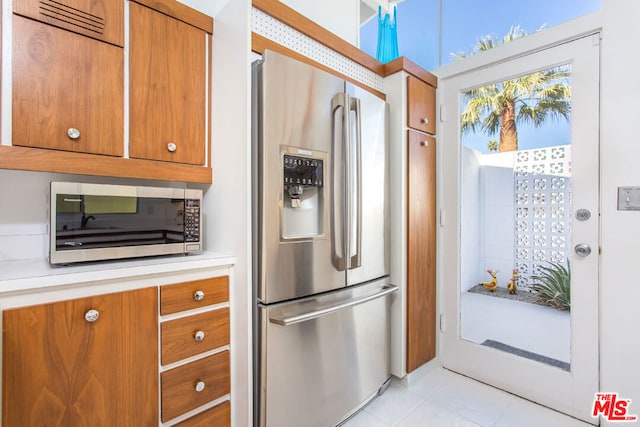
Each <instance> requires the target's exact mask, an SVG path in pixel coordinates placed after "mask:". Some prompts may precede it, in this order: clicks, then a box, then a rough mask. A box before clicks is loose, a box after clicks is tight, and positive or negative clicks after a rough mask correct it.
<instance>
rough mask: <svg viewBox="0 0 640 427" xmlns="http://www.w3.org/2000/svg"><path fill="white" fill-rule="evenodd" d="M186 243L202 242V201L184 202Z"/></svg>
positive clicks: (188, 200)
mask: <svg viewBox="0 0 640 427" xmlns="http://www.w3.org/2000/svg"><path fill="white" fill-rule="evenodd" d="M184 205H185V206H184V241H185V242H199V241H200V200H198V199H186V200H185V201H184Z"/></svg>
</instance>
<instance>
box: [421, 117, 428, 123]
mask: <svg viewBox="0 0 640 427" xmlns="http://www.w3.org/2000/svg"><path fill="white" fill-rule="evenodd" d="M420 121H421V122H422V124H423V125H428V124H429V119H428V118H426V117H424V118H423V119H422V120H420Z"/></svg>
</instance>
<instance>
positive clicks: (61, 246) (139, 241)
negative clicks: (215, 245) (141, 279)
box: [49, 182, 202, 264]
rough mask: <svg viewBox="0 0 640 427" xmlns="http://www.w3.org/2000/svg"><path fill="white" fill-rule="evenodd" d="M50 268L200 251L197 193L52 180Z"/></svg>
mask: <svg viewBox="0 0 640 427" xmlns="http://www.w3.org/2000/svg"><path fill="white" fill-rule="evenodd" d="M50 196H51V197H50V217H51V219H50V224H49V235H50V250H49V262H50V263H51V264H67V263H74V262H82V261H98V260H109V259H118V258H134V257H143V256H154V255H169V254H186V253H190V252H198V251H200V250H202V190H197V189H184V188H166V187H141V186H126V185H107V184H84V183H75V182H73V183H72V182H52V183H51V194H50Z"/></svg>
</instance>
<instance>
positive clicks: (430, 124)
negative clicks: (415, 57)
mask: <svg viewBox="0 0 640 427" xmlns="http://www.w3.org/2000/svg"><path fill="white" fill-rule="evenodd" d="M407 102H408V105H407V111H408V115H407V126H408V127H410V128H413V129H416V130H419V131H422V132H427V133H430V134H432V135H433V134H435V133H436V89H435V88H434V87H432V86H429V85H428V84H426V83H425V82H423V81H421V80H419V79H417V78H415V77H413V76H407ZM424 119H427V123H424V122H423V120H424Z"/></svg>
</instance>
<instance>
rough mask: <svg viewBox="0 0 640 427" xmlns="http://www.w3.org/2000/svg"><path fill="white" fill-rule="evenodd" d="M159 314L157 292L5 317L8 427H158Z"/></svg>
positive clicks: (16, 312) (4, 401) (11, 312)
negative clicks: (91, 314)
mask: <svg viewBox="0 0 640 427" xmlns="http://www.w3.org/2000/svg"><path fill="white" fill-rule="evenodd" d="M89 310H96V311H97V312H98V313H99V317H98V319H97V320H95V321H93V322H89V321H87V320H85V314H86V313H87V312H88V311H89ZM157 314H158V313H157V288H147V289H141V290H136V291H130V292H122V293H116V294H110V295H102V296H95V297H90V298H83V299H76V300H71V301H63V302H58V303H52V304H44V305H38V306H33V307H24V308H19V309H12V310H6V311H4V313H3V322H4V323H3V337H2V344H3V345H2V357H3V363H2V390H3V393H2V425H3V427H13V426H16V427H20V426H35V425H47V426H66V427H69V426H78V427H80V426H153V427H157V426H158V351H157V348H158V326H157V317H158V316H157Z"/></svg>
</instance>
